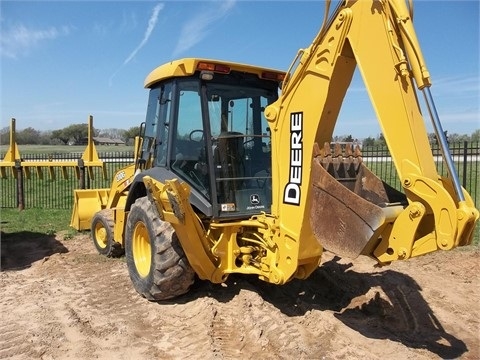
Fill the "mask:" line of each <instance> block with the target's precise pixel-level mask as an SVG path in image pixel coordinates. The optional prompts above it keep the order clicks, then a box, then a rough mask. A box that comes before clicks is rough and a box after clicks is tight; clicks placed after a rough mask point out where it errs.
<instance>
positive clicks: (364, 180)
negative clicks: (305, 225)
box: [310, 144, 407, 259]
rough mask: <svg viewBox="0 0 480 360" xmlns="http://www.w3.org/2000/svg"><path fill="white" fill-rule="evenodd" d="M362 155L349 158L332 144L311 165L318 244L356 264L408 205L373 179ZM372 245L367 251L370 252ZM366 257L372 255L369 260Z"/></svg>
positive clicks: (317, 153)
mask: <svg viewBox="0 0 480 360" xmlns="http://www.w3.org/2000/svg"><path fill="white" fill-rule="evenodd" d="M360 155H361V154H360V151H359V149H357V150H356V151H352V150H351V149H349V148H347V149H346V151H345V155H343V154H342V152H341V151H340V150H339V148H338V147H337V148H336V149H335V151H334V154H332V153H331V151H330V144H325V146H324V148H323V149H322V150H320V149H319V148H318V145H317V144H315V148H314V158H313V160H312V182H311V183H312V189H311V194H312V197H311V208H310V224H311V227H312V230H313V233H314V235H315V236H316V238H317V240H318V241H319V242H320V244H321V245H322V246H323V247H324V248H325V249H327V250H328V251H331V252H333V253H335V254H337V255H340V256H345V257H349V258H352V259H354V258H356V257H357V256H358V255H360V254H361V253H362V252H363V251H364V250H365V249H366V248H367V247H369V248H370V247H371V245H369V243H370V241H371V240H372V241H376V238H378V236H379V234H380V232H381V230H382V228H383V227H384V225H386V224H387V223H389V222H393V221H394V220H395V219H396V217H397V216H398V215H399V213H400V212H401V211H402V210H403V207H404V205H405V204H406V202H407V201H406V197H405V195H404V194H403V193H401V192H399V191H397V190H395V189H393V188H392V187H390V186H389V185H388V184H386V183H384V182H383V181H382V180H381V179H379V178H378V177H377V176H376V175H375V174H373V173H372V172H371V171H370V170H369V169H368V168H367V167H366V166H365V165H364V164H363V162H362V159H361V156H360ZM367 245H368V246H367ZM366 255H368V254H366Z"/></svg>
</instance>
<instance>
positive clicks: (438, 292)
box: [0, 235, 479, 360]
mask: <svg viewBox="0 0 480 360" xmlns="http://www.w3.org/2000/svg"><path fill="white" fill-rule="evenodd" d="M63 245H64V246H65V248H68V252H64V251H63V252H61V253H54V254H52V255H50V256H47V257H45V258H44V259H41V260H38V261H35V262H33V263H32V264H31V267H30V268H24V269H20V270H12V271H4V272H0V281H1V290H2V296H1V298H0V306H1V307H0V311H1V317H2V321H1V322H0V358H2V359H3V358H11V359H21V360H23V359H28V360H29V359H41V360H51V359H55V360H62V359H72V358H75V359H82V360H89V359H112V358H115V359H119V360H123V359H125V360H126V359H138V360H142V359H162V360H164V359H165V360H170V359H184V358H194V359H202V360H210V359H212V360H218V359H222V360H223V359H238V358H262V359H266V360H270V359H271V360H277V359H292V358H294V359H299V360H300V359H322V358H326V359H330V358H342V359H346V360H350V359H358V358H362V357H363V358H368V359H372V360H373V359H382V358H387V359H388V358H389V355H388V354H399V353H401V354H402V356H404V357H405V358H410V359H432V358H435V357H439V358H459V359H460V358H461V359H468V360H470V359H475V358H478V356H477V355H478V348H477V347H476V345H478V319H477V318H476V317H475V316H473V315H474V314H478V313H479V312H478V306H477V310H475V308H473V307H474V304H473V303H472V298H475V299H476V298H477V297H478V296H477V295H478V284H479V280H478V279H477V278H476V277H475V276H476V271H475V270H474V269H472V266H471V265H469V267H468V268H467V269H466V270H464V271H460V270H458V269H457V267H458V266H459V265H457V267H455V266H454V265H449V266H450V267H448V268H447V269H446V272H445V270H444V267H445V261H444V259H446V258H445V257H441V256H446V255H442V254H440V255H438V257H437V258H435V257H429V258H425V259H424V260H423V261H424V262H422V260H421V259H419V260H418V261H415V259H414V260H413V261H411V262H410V263H405V264H404V265H403V264H400V265H395V266H396V267H395V266H392V267H390V268H387V269H385V270H384V269H378V270H372V269H371V268H370V267H369V264H365V263H361V262H360V263H359V262H357V263H356V264H355V265H354V266H353V265H350V264H349V261H346V260H345V261H339V260H337V259H333V260H332V259H330V258H328V257H327V256H326V257H325V260H324V264H322V266H321V267H320V269H319V270H318V271H316V272H315V273H314V274H313V275H312V277H311V278H309V279H307V280H304V281H292V282H290V283H288V284H286V285H283V286H275V285H271V284H267V283H264V282H262V281H260V280H256V279H253V278H252V277H244V276H231V277H230V278H229V279H228V280H227V281H226V283H225V284H220V285H215V284H210V283H208V282H202V281H197V282H196V284H195V285H194V286H193V287H192V290H191V291H190V292H189V293H188V294H186V295H185V296H183V297H180V298H177V299H174V300H172V301H165V302H160V303H156V302H150V301H147V300H146V299H144V298H142V297H141V296H140V295H139V294H137V293H136V292H135V290H134V289H133V286H132V284H131V281H130V278H129V276H128V271H127V266H126V263H125V260H124V259H122V258H121V259H108V258H105V257H103V256H101V255H99V254H97V252H96V250H95V248H94V246H93V244H92V243H91V240H90V239H89V236H88V235H82V236H80V237H77V238H75V239H72V240H68V241H64V242H63ZM63 245H62V246H63ZM456 254H457V255H455V253H453V255H451V256H456V257H455V258H453V260H449V261H450V263H451V264H453V263H454V262H455V261H457V263H458V264H460V263H461V261H468V262H469V264H478V262H476V261H478V258H479V257H478V252H477V253H475V254H473V255H471V256H465V255H463V254H462V253H456ZM37 258H38V257H37ZM366 265H368V266H366ZM462 265H463V267H465V266H467V265H466V264H463V263H462ZM395 269H400V272H398V271H395ZM409 274H411V275H409ZM469 277H470V278H471V280H469ZM252 279H253V280H252ZM417 279H418V280H417ZM417 281H418V282H417ZM432 283H433V284H432ZM440 284H441V285H440ZM475 286H476V289H477V290H475ZM422 287H424V289H422ZM446 289H447V290H448V289H454V291H446ZM422 290H423V292H422ZM472 304H473V305H472ZM464 342H465V343H464ZM386 354H387V355H386ZM390 359H395V357H390Z"/></svg>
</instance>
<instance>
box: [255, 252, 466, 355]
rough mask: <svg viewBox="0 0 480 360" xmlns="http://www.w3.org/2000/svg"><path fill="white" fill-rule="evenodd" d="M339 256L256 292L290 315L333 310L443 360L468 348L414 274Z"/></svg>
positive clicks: (368, 332)
mask: <svg viewBox="0 0 480 360" xmlns="http://www.w3.org/2000/svg"><path fill="white" fill-rule="evenodd" d="M339 260H340V258H339V257H336V256H335V257H334V258H333V259H332V260H330V261H327V262H325V263H324V264H322V266H321V267H319V268H318V270H316V271H315V272H314V273H313V274H312V275H311V276H310V277H309V278H308V279H307V280H294V281H292V282H290V283H287V284H286V285H284V286H274V285H272V284H264V285H263V286H260V285H259V286H258V288H257V289H258V292H259V294H260V295H261V296H262V297H263V299H264V300H266V301H268V302H270V303H271V304H272V305H274V306H275V307H277V308H278V309H279V310H280V311H282V312H283V313H285V314H286V315H288V316H302V315H304V314H306V313H307V312H308V311H310V310H320V311H333V312H334V316H335V317H336V318H337V319H338V320H340V321H342V322H343V323H344V324H345V325H347V326H348V327H350V328H352V329H354V330H356V331H358V332H359V333H361V334H362V335H364V336H366V337H368V338H373V339H388V340H391V341H396V342H400V343H402V344H403V345H405V346H407V347H410V348H418V349H427V350H428V351H430V352H432V353H434V354H436V355H438V356H439V357H441V358H442V359H453V358H458V357H459V356H461V355H462V354H464V353H465V352H466V351H467V350H468V348H467V346H466V344H465V343H464V342H463V341H462V340H460V339H457V338H456V337H455V336H453V335H451V334H449V333H447V332H446V331H445V329H444V328H443V327H442V325H441V323H440V322H439V320H438V319H437V317H436V316H435V314H434V312H433V310H432V309H431V308H430V306H429V304H428V303H427V301H426V300H425V299H424V298H423V297H422V294H421V290H422V289H421V288H420V286H419V285H418V283H417V282H416V281H415V280H414V279H413V278H411V277H410V276H408V275H406V274H402V273H399V272H397V271H393V270H385V271H382V272H376V273H361V272H356V271H354V270H352V269H350V268H351V267H352V263H347V264H345V263H340V262H339Z"/></svg>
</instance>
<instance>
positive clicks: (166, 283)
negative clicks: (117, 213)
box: [125, 197, 195, 300]
mask: <svg viewBox="0 0 480 360" xmlns="http://www.w3.org/2000/svg"><path fill="white" fill-rule="evenodd" d="M125 256H126V259H127V265H128V272H129V275H130V279H131V280H132V282H133V286H134V288H135V290H136V291H137V292H138V293H140V294H141V295H142V296H144V297H145V298H147V299H148V300H166V299H171V298H174V297H177V296H180V295H182V294H185V293H186V292H188V290H189V289H190V286H191V285H192V284H193V282H194V278H195V273H194V271H193V269H192V267H191V266H190V264H189V263H188V260H187V258H186V256H185V253H184V252H183V249H182V247H181V245H180V242H179V240H178V238H177V235H176V233H175V230H174V229H173V227H172V225H171V224H170V223H167V222H164V221H162V220H160V219H159V217H158V213H157V210H156V209H155V207H154V206H153V204H152V203H151V202H150V201H149V200H148V198H147V197H142V198H139V199H137V201H135V204H133V205H132V207H131V209H130V212H129V214H128V218H127V225H126V230H125Z"/></svg>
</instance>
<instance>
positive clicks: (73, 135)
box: [52, 124, 95, 144]
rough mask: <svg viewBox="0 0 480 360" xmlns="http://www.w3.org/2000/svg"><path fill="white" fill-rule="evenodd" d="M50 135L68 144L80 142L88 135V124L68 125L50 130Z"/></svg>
mask: <svg viewBox="0 0 480 360" xmlns="http://www.w3.org/2000/svg"><path fill="white" fill-rule="evenodd" d="M93 132H94V133H95V129H93ZM52 137H53V138H54V139H59V140H61V141H62V142H63V143H64V144H68V143H69V142H71V143H73V144H81V143H82V140H83V139H86V138H87V137H88V125H87V124H73V125H69V126H67V127H66V128H63V129H60V130H54V131H52Z"/></svg>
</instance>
